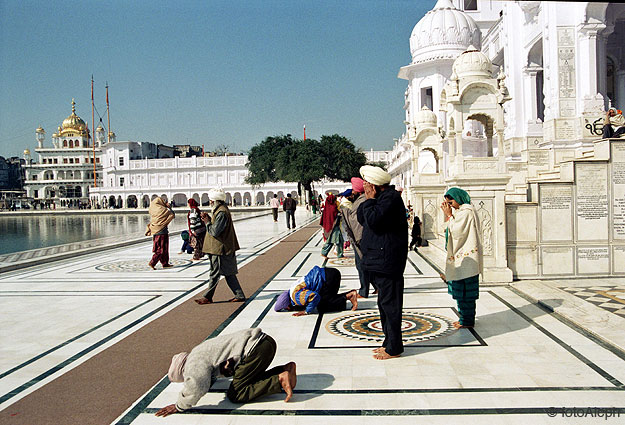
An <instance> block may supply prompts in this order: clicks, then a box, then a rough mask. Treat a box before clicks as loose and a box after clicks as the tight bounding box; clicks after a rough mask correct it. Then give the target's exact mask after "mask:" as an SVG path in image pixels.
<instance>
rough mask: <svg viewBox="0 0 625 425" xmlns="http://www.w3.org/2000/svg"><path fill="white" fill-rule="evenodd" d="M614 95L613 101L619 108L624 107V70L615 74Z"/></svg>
mask: <svg viewBox="0 0 625 425" xmlns="http://www.w3.org/2000/svg"><path fill="white" fill-rule="evenodd" d="M614 85H615V87H614V93H615V95H616V96H615V97H616V99H615V101H616V102H617V105H618V107H619V108H621V109H622V108H624V107H625V70H619V71H617V72H616V75H615V78H614Z"/></svg>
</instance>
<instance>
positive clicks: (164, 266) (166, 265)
mask: <svg viewBox="0 0 625 425" xmlns="http://www.w3.org/2000/svg"><path fill="white" fill-rule="evenodd" d="M173 266H174V265H173V264H163V268H164V269H168V268H170V267H173Z"/></svg>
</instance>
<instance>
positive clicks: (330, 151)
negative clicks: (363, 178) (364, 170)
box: [320, 134, 367, 181]
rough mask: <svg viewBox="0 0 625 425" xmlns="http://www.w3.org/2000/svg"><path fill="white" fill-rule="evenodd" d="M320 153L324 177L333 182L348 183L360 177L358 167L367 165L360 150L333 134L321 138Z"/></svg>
mask: <svg viewBox="0 0 625 425" xmlns="http://www.w3.org/2000/svg"><path fill="white" fill-rule="evenodd" d="M320 144H321V151H322V154H321V155H322V157H323V159H324V167H325V175H326V176H327V177H328V178H330V179H334V180H343V181H349V180H350V179H351V178H352V177H355V176H359V175H360V167H362V166H363V165H365V164H366V163H367V157H366V156H365V154H364V153H362V150H361V149H359V148H356V146H354V144H353V143H352V141H351V140H349V139H348V138H347V137H344V136H340V135H338V134H333V135H331V136H321V142H320Z"/></svg>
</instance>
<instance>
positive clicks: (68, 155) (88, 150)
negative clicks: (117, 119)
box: [24, 100, 103, 208]
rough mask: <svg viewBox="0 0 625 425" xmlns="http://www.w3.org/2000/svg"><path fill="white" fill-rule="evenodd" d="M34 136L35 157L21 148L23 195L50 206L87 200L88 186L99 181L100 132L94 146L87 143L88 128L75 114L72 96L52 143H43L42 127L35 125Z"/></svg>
mask: <svg viewBox="0 0 625 425" xmlns="http://www.w3.org/2000/svg"><path fill="white" fill-rule="evenodd" d="M98 130H101V128H98ZM102 131H103V130H102ZM100 133H101V132H100ZM36 136H37V144H38V146H37V148H36V149H35V152H36V153H37V155H38V157H37V158H36V160H35V161H34V162H33V161H31V159H32V158H31V153H30V150H29V149H26V150H25V151H24V159H25V162H26V163H25V165H24V169H25V180H24V189H25V190H26V196H27V197H28V198H32V199H33V200H34V202H35V203H36V204H38V205H41V206H48V207H54V208H56V207H66V206H75V207H76V206H78V205H79V204H80V205H86V204H88V202H89V188H90V187H92V186H94V185H98V186H101V185H102V176H101V170H102V164H101V155H102V152H101V149H100V145H101V142H102V139H103V135H101V136H100V139H99V140H98V141H96V142H95V143H96V145H95V146H93V144H91V143H90V133H89V129H88V128H87V125H86V123H85V121H83V119H82V118H80V117H79V116H77V115H76V105H75V103H74V101H73V100H72V113H71V115H70V116H69V117H67V118H66V119H65V120H64V121H63V123H62V124H61V125H60V126H59V127H58V129H57V132H56V133H54V134H53V135H52V146H51V147H49V146H44V143H45V130H44V129H43V128H41V127H39V128H37V130H36ZM94 165H95V167H94ZM94 175H95V179H94Z"/></svg>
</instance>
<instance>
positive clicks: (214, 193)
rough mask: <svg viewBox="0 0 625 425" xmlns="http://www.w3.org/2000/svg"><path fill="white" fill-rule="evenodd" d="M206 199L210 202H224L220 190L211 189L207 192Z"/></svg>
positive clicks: (224, 195)
mask: <svg viewBox="0 0 625 425" xmlns="http://www.w3.org/2000/svg"><path fill="white" fill-rule="evenodd" d="M208 199H210V200H211V201H225V200H226V194H225V192H224V191H223V190H222V189H211V190H209V191H208Z"/></svg>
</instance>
